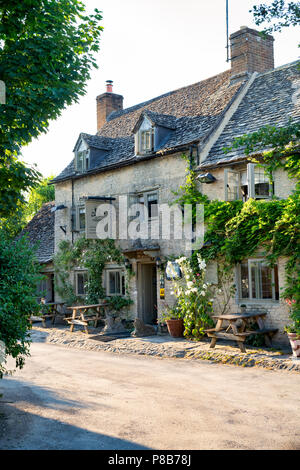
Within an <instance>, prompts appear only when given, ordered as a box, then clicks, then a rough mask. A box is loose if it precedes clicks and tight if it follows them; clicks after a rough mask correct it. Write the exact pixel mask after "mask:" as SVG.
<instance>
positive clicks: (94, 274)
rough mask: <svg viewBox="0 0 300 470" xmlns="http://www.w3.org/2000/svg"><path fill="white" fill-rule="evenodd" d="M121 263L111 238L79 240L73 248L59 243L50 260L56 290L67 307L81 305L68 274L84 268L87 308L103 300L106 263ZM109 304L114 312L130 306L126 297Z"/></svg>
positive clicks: (67, 244) (112, 299)
mask: <svg viewBox="0 0 300 470" xmlns="http://www.w3.org/2000/svg"><path fill="white" fill-rule="evenodd" d="M124 261H125V260H124V256H123V255H122V253H121V251H120V250H119V248H117V247H116V245H115V242H114V240H111V239H106V240H87V239H86V238H84V237H81V238H78V239H77V240H76V241H75V243H74V245H72V244H71V242H69V241H62V242H60V244H59V251H58V252H57V254H56V255H55V258H54V270H55V286H56V290H57V292H58V294H59V295H60V296H61V297H62V299H63V300H64V301H65V302H66V303H67V305H73V304H76V303H82V301H83V299H82V297H81V296H80V297H77V296H76V293H75V289H74V285H73V283H72V282H71V280H70V275H71V274H72V272H73V271H74V269H75V268H84V269H86V271H87V273H88V281H87V285H86V291H87V294H86V298H85V299H84V301H85V302H86V303H87V304H89V305H90V304H96V303H98V302H99V300H101V299H104V298H105V297H106V294H105V289H104V288H103V270H104V268H105V265H106V263H110V262H113V263H116V264H118V265H124ZM117 297H118V298H117ZM109 301H110V303H111V305H112V308H114V310H120V309H121V308H123V307H125V306H128V305H130V304H131V303H132V301H131V299H130V298H129V296H128V294H127V296H126V297H122V298H119V296H114V297H112V298H111V299H109Z"/></svg>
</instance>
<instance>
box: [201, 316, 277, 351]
mask: <svg viewBox="0 0 300 470" xmlns="http://www.w3.org/2000/svg"><path fill="white" fill-rule="evenodd" d="M265 315H266V313H264V312H250V313H244V314H237V313H234V314H230V315H214V318H216V319H217V324H216V327H215V328H209V329H207V330H205V333H207V336H208V337H209V338H212V340H211V343H210V347H211V348H214V347H215V345H216V342H217V339H218V338H220V339H225V340H231V341H236V342H237V344H238V346H239V348H240V350H241V351H242V352H246V349H245V346H244V341H245V340H246V338H247V337H249V336H251V335H264V337H265V342H266V344H267V346H269V347H271V346H272V337H273V335H274V334H275V333H277V331H278V329H277V328H266V327H265V325H264V322H263V319H262V317H264V316H265ZM238 320H242V326H241V327H239V326H238ZM251 320H254V321H256V322H257V324H258V326H259V329H258V330H251V329H250V330H249V329H246V328H247V326H249V322H250V321H251ZM225 321H226V322H228V323H229V324H228V325H224V322H225ZM229 331H230V332H229Z"/></svg>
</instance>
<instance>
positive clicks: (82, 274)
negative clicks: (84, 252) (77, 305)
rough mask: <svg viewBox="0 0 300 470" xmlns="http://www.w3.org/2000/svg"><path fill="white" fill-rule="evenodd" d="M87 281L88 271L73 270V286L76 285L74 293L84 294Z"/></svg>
mask: <svg viewBox="0 0 300 470" xmlns="http://www.w3.org/2000/svg"><path fill="white" fill-rule="evenodd" d="M87 281H88V273H87V271H78V272H75V287H76V295H78V296H84V295H86V293H87V291H86V285H87Z"/></svg>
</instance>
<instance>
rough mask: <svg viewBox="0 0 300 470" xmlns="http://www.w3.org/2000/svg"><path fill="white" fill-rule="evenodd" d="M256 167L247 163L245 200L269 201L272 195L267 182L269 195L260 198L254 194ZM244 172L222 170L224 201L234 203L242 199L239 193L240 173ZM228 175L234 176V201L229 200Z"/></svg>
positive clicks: (270, 185) (270, 184) (228, 169)
mask: <svg viewBox="0 0 300 470" xmlns="http://www.w3.org/2000/svg"><path fill="white" fill-rule="evenodd" d="M256 166H257V165H256V164H255V163H248V164H247V184H248V195H247V198H246V200H248V199H250V198H252V199H270V198H271V197H272V195H273V187H272V183H271V181H269V195H268V196H260V195H256V194H255V167H256ZM243 171H245V170H242V171H241V170H240V171H238V170H232V169H231V168H225V169H224V189H225V201H236V200H240V199H242V191H241V182H242V181H241V180H242V177H241V175H242V172H243ZM230 175H234V176H235V177H236V185H237V186H236V187H237V190H236V197H235V198H234V199H232V198H229V188H230V186H229V179H230Z"/></svg>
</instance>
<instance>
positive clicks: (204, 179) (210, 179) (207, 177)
mask: <svg viewBox="0 0 300 470" xmlns="http://www.w3.org/2000/svg"><path fill="white" fill-rule="evenodd" d="M197 179H198V180H199V181H200V183H206V184H210V183H214V182H215V181H217V180H216V178H215V177H214V176H213V175H212V174H211V173H204V174H203V175H199V176H197Z"/></svg>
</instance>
